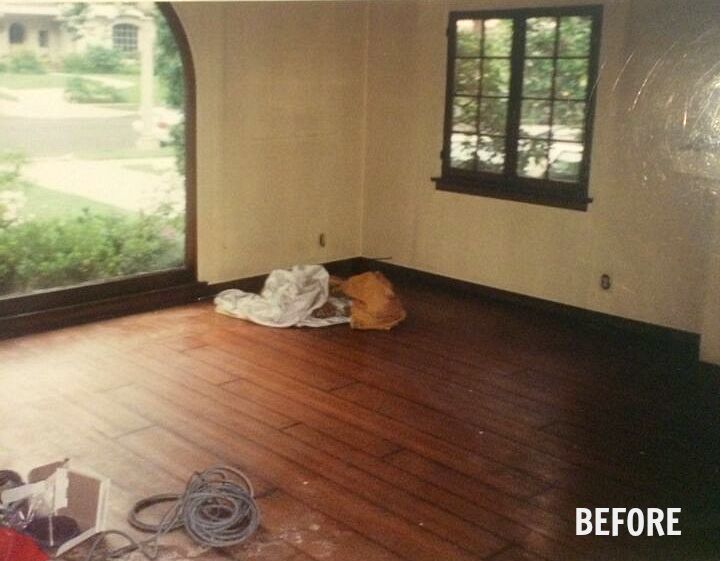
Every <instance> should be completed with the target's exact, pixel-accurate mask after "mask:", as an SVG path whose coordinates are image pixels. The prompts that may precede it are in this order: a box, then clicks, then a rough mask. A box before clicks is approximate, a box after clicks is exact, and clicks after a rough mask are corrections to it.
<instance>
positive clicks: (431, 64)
mask: <svg viewBox="0 0 720 561" xmlns="http://www.w3.org/2000/svg"><path fill="white" fill-rule="evenodd" d="M573 3H575V2H573ZM527 4H528V2H527V1H526V0H522V1H521V0H491V1H481V0H467V1H464V2H457V1H452V2H450V1H445V0H443V1H441V0H398V1H392V0H382V1H380V0H378V1H371V2H368V3H354V2H340V3H335V2H320V1H318V2H294V3H286V2H277V3H276V2H233V3H223V4H220V3H214V2H210V3H194V2H193V3H178V4H176V7H177V10H178V13H179V15H180V17H181V19H182V20H183V22H184V24H185V27H186V30H187V32H188V35H189V38H190V43H191V47H192V50H193V54H194V56H195V59H196V72H197V87H198V117H199V118H198V174H199V178H198V190H199V200H198V204H199V266H200V277H201V279H203V280H207V281H210V282H221V281H225V280H231V279H234V278H238V277H244V276H248V275H253V274H258V273H263V272H267V271H269V270H271V269H273V268H275V267H280V266H287V265H291V264H294V263H300V262H312V261H328V260H332V259H340V258H345V257H352V256H355V255H360V254H362V255H365V256H368V257H386V256H391V257H392V258H393V261H394V262H395V263H399V264H402V265H407V266H411V267H415V268H418V269H422V270H426V271H432V272H437V273H440V274H444V275H448V276H451V277H456V278H460V279H466V280H470V281H474V282H478V283H481V284H484V285H489V286H494V287H497V288H501V289H504V290H511V291H515V292H519V293H522V294H527V295H531V296H536V297H540V298H544V299H548V300H553V301H557V302H562V303H566V304H570V305H574V306H579V307H583V308H588V309H592V310H598V311H602V312H606V313H610V314H615V315H619V316H623V317H627V318H631V319H638V320H642V321H647V322H651V323H655V324H659V325H664V326H669V327H674V328H678V329H683V330H689V331H693V332H701V331H702V332H703V357H704V358H706V359H708V360H715V361H716V362H720V358H718V355H720V349H718V345H720V325H718V320H717V319H716V318H717V317H718V315H720V314H718V313H716V312H717V311H718V305H719V304H718V302H720V295H719V294H718V290H720V289H719V288H718V286H719V285H720V283H715V282H714V279H715V278H717V275H718V274H720V271H718V269H717V268H718V263H717V262H718V258H717V255H718V252H719V251H720V240H719V239H718V238H720V235H718V234H717V233H715V234H713V232H716V229H717V227H716V226H713V225H712V224H713V210H712V209H713V203H714V199H715V198H717V197H716V195H713V193H714V192H716V191H717V187H718V180H717V179H716V178H715V177H713V176H712V174H711V176H710V177H707V176H706V177H704V178H699V177H697V176H696V174H694V172H692V170H690V171H688V169H685V168H684V167H683V166H681V165H678V164H677V161H678V158H677V154H678V152H677V149H678V146H679V145H681V144H682V141H683V140H684V139H685V137H686V136H687V132H688V131H687V130H678V122H679V121H680V120H681V116H682V114H683V108H684V106H685V102H686V101H687V100H688V98H689V97H691V96H692V94H693V92H695V91H697V90H698V88H699V87H701V86H702V81H701V78H702V74H703V73H704V72H705V70H706V69H707V68H709V67H710V66H712V65H713V64H715V62H710V60H709V58H708V59H707V60H704V61H701V62H702V64H688V60H690V59H692V58H693V57H695V58H697V52H700V51H702V52H706V51H708V49H709V46H708V45H709V44H711V43H712V40H713V39H716V40H715V43H717V44H720V41H718V40H717V35H713V30H712V28H713V26H717V24H718V17H720V16H718V14H716V12H715V10H714V2H713V1H710V0H707V1H706V0H698V1H696V2H693V4H692V7H693V9H692V10H688V9H687V8H686V3H685V2H681V1H680V0H662V1H661V2H660V1H658V0H627V1H625V0H608V1H606V2H605V5H606V11H605V24H604V32H603V49H602V65H603V67H602V77H601V81H600V84H599V89H598V111H597V117H596V127H595V145H594V152H593V161H592V178H591V186H590V191H591V195H592V196H593V197H594V198H595V202H594V203H593V204H592V205H591V206H590V210H589V211H588V212H586V213H582V212H576V211H567V210H561V209H552V208H548V207H542V206H533V205H529V204H523V203H517V202H508V201H501V200H495V199H490V198H482V197H473V196H467V195H460V194H453V193H447V192H440V191H436V190H435V188H434V184H433V183H432V182H431V181H430V177H432V176H436V175H438V174H439V171H440V161H439V157H438V154H439V150H440V147H441V144H442V125H443V123H442V115H443V107H444V92H445V82H444V80H445V49H446V38H445V27H446V23H447V14H448V11H449V10H451V9H473V8H478V9H479V8H489V7H498V6H503V7H512V6H514V5H516V6H521V5H523V6H524V5H527ZM658 4H662V8H663V9H661V10H659V9H658ZM648 13H653V17H652V18H648ZM708 29H709V30H710V31H709V32H708V33H706V34H705V35H702V33H703V30H705V31H708ZM715 29H716V27H715ZM698 36H701V37H705V41H706V43H707V44H701V43H699V42H698V41H697V37H698ZM691 39H692V40H691ZM693 40H694V43H693ZM674 41H677V44H676V45H675V47H673V48H670V47H671V45H672V44H673V42H674ZM708 41H709V43H708ZM668 49H669V50H668ZM684 55H688V56H689V57H690V59H688V56H684ZM706 56H708V57H710V58H711V57H712V56H713V55H711V54H710V55H706ZM708 64H709V65H710V66H708ZM705 80H706V82H707V76H705ZM705 87H707V84H705ZM680 160H682V158H680ZM685 167H686V166H685ZM706 175H707V174H706ZM718 177H720V175H718ZM716 216H717V218H715V221H716V222H717V221H718V220H720V213H717V214H716ZM320 232H324V233H326V235H327V238H328V246H327V248H325V249H321V248H320V247H319V246H318V244H317V241H316V238H317V235H318V234H319V233H320ZM713 235H714V236H715V237H714V238H713ZM713 240H714V241H713ZM713 256H714V257H713ZM713 259H715V261H713ZM602 273H608V274H610V275H612V277H613V280H614V286H613V289H612V290H611V291H609V292H604V291H602V290H600V288H599V277H600V275H601V274H602Z"/></svg>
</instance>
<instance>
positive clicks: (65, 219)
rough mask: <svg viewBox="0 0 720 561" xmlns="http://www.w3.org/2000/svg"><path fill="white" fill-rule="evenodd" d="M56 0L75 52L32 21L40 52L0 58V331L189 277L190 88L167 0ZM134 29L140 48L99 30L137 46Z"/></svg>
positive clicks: (62, 31) (62, 32) (182, 41)
mask: <svg viewBox="0 0 720 561" xmlns="http://www.w3.org/2000/svg"><path fill="white" fill-rule="evenodd" d="M18 6H20V5H18ZM17 9H18V10H21V11H22V10H25V8H23V7H22V6H20V7H19V8H17ZM59 9H60V10H62V16H63V17H62V20H61V21H60V24H59V28H58V30H57V33H58V35H59V36H60V37H62V39H63V42H67V44H68V50H69V51H71V52H72V54H66V53H65V52H64V51H63V52H60V51H58V50H57V49H58V45H56V44H55V42H53V41H47V39H49V36H48V33H47V31H45V30H41V31H40V32H39V35H38V41H39V43H40V44H42V43H44V42H45V43H46V49H48V50H49V52H48V53H45V54H48V55H50V56H49V57H47V58H46V57H44V56H43V57H41V56H39V55H37V54H34V53H33V52H32V51H19V50H18V51H11V52H10V54H9V55H8V64H7V65H5V66H4V67H2V68H0V88H2V89H3V90H6V91H8V92H12V96H10V95H8V96H6V97H7V99H4V100H3V101H2V103H0V338H2V336H3V335H4V333H3V330H4V326H7V325H8V323H7V322H8V321H10V320H8V319H7V318H9V317H18V316H20V315H27V314H31V313H36V312H37V313H42V312H43V311H45V310H48V309H53V308H56V309H69V308H70V307H72V306H85V305H89V303H90V302H93V301H95V302H96V301H106V302H107V301H110V300H112V301H113V302H115V301H116V300H120V298H121V297H123V298H124V297H126V296H128V297H130V296H132V297H133V298H136V301H139V300H140V297H138V296H137V295H139V294H151V293H156V292H159V291H165V292H164V294H165V293H169V291H170V290H171V289H173V290H178V291H180V290H186V288H183V287H188V286H192V285H193V283H195V281H196V273H195V219H194V156H193V135H194V132H193V131H194V125H193V122H194V121H193V115H194V109H193V108H194V93H193V92H194V86H193V78H192V64H191V60H190V56H189V49H188V46H187V40H186V38H185V36H184V34H183V33H182V28H181V27H180V23H179V21H178V19H177V16H176V15H175V13H174V12H173V11H172V8H170V6H169V5H168V4H167V3H158V4H152V3H139V2H122V3H120V2H114V3H98V2H86V3H68V4H66V5H65V4H64V5H62V6H59ZM26 11H27V14H28V17H30V16H31V15H32V8H31V7H29V8H27V9H26ZM131 18H132V20H133V21H136V22H137V24H138V25H131V24H129V23H126V21H127V20H129V19H131ZM3 19H4V17H3V15H2V14H0V28H5V29H7V28H8V27H9V26H8V25H7V20H5V21H3ZM114 22H118V23H116V24H114ZM140 23H142V27H140ZM3 24H4V25H3ZM10 29H11V30H12V28H10ZM139 32H141V33H147V35H146V37H144V38H143V39H144V40H143V41H140V45H139V47H140V52H139V53H138V54H135V53H126V52H124V51H123V50H121V51H117V50H114V49H112V43H110V42H109V41H107V38H109V37H110V36H112V35H113V34H114V35H115V39H116V40H120V39H121V38H122V41H124V43H123V45H124V46H125V47H127V48H128V49H129V48H130V47H131V46H133V45H134V46H135V47H138V41H137V39H138V37H137V35H138V33H139ZM57 57H64V58H63V68H62V72H58V68H57V65H53V64H52V63H51V62H49V61H51V60H54V59H55V58H57ZM58 123H61V125H62V126H60V125H58ZM161 296H162V297H164V296H163V295H160V296H157V298H160V297H161ZM151 297H152V298H155V296H152V295H151V296H148V298H151ZM118 306H122V305H120V304H118ZM4 322H5V323H4Z"/></svg>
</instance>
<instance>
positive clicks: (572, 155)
mask: <svg viewBox="0 0 720 561" xmlns="http://www.w3.org/2000/svg"><path fill="white" fill-rule="evenodd" d="M582 157H583V145H582V144H580V143H576V142H553V144H552V146H551V147H550V170H549V178H550V179H552V180H554V181H570V182H575V181H579V179H580V170H581V168H582Z"/></svg>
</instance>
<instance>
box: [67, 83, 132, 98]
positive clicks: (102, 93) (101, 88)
mask: <svg viewBox="0 0 720 561" xmlns="http://www.w3.org/2000/svg"><path fill="white" fill-rule="evenodd" d="M65 97H66V98H67V99H68V101H72V102H75V103H119V102H122V101H127V99H126V97H125V96H124V95H123V92H122V91H121V90H119V89H117V88H115V87H113V86H109V85H107V84H103V83H101V82H98V81H96V80H88V79H87V78H83V77H81V76H73V77H71V78H70V79H69V80H68V82H67V86H65Z"/></svg>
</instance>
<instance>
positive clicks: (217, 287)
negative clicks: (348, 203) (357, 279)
mask: <svg viewBox="0 0 720 561" xmlns="http://www.w3.org/2000/svg"><path fill="white" fill-rule="evenodd" d="M366 263H367V259H365V258H364V257H351V258H349V259H339V260H337V261H328V262H327V263H321V265H322V266H323V267H325V268H326V269H327V270H328V272H329V273H330V274H331V275H337V276H339V277H349V276H352V275H355V274H357V273H361V272H363V271H367V270H368V268H367V264H366ZM266 278H267V274H265V275H256V276H254V277H245V278H243V279H235V280H231V281H227V282H220V283H215V284H210V285H208V287H207V292H206V294H205V296H206V297H207V298H211V297H213V296H215V295H216V294H217V293H218V292H222V291H223V290H229V289H233V288H234V289H238V290H244V291H245V292H260V291H261V290H262V287H263V284H265V279H266Z"/></svg>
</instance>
